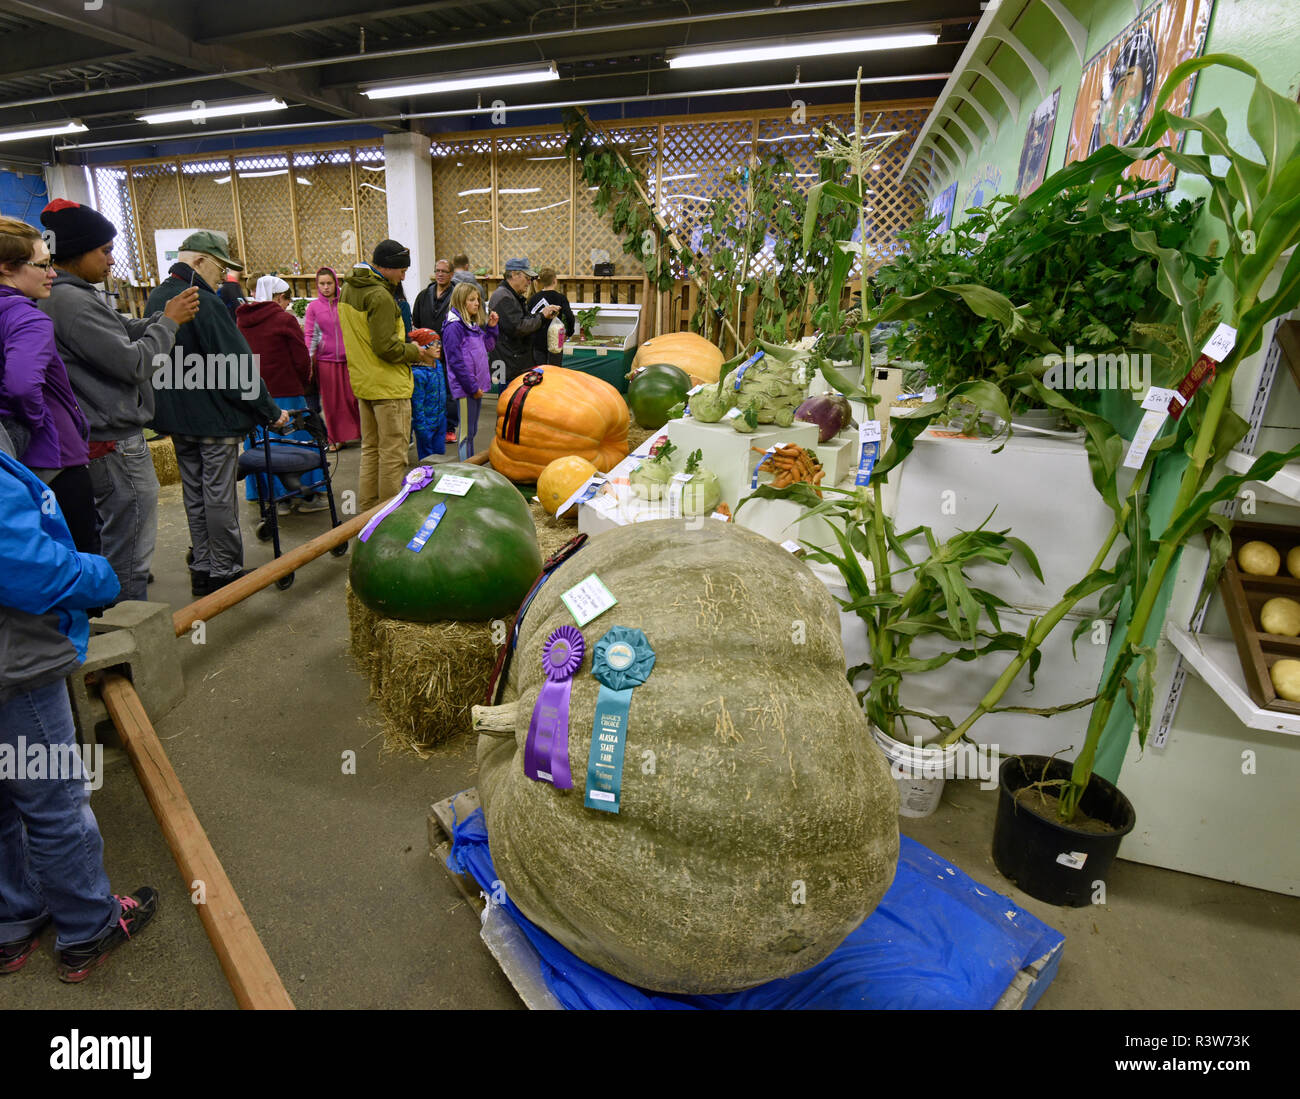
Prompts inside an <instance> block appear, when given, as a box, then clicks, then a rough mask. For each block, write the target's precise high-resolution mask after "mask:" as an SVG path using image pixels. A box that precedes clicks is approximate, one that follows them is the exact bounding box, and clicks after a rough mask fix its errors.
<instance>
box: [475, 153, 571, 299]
mask: <svg viewBox="0 0 1300 1099" xmlns="http://www.w3.org/2000/svg"><path fill="white" fill-rule="evenodd" d="M564 141H565V135H564V134H562V133H555V134H534V135H524V136H515V137H505V138H497V141H496V158H497V219H498V224H497V251H498V252H499V253H500V254H499V255H498V256H497V266H495V267H493V271H501V270H504V267H505V262H506V260H508V259H510V258H511V257H513V256H522V257H525V258H527V260H528V262H529V263H531V264H532V265H533V270H535V271H537V270H541V268H543V267H553V268H555V270H556V272H557V273H559V274H562V275H563V274H567V273H569V267H570V260H569V213H570V211H569V207H570V205H571V204H572V201H573V196H572V194H571V193H570V190H569V158H568V156H567V154H566V153H565V152H564Z"/></svg>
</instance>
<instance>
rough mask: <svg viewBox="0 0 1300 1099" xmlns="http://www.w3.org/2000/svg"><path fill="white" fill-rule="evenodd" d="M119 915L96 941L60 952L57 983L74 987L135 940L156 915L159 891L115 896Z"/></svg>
mask: <svg viewBox="0 0 1300 1099" xmlns="http://www.w3.org/2000/svg"><path fill="white" fill-rule="evenodd" d="M117 899H118V901H119V902H120V903H121V905H122V915H121V917H120V918H119V919H118V921H117V924H116V926H114V927H111V928H109V930H108V931H107V932H105V933H104V934H103V935H102V936H101V937H100V938H99V939H98V940H97V941H95V942H93V943H88V944H86V945H84V946H75V947H69V948H68V949H67V950H63V951H60V953H59V980H60V981H63V982H64V984H70V985H74V984H77V983H78V982H80V981H84V980H85V979H86V978H87V977H89V976H90V974H91V973H92V972H93V971H94V970H95V969H97V968H98V967H99V966H101V965H103V963H104V961H105V959H107V958H108V956H109V954H110V953H112V952H113V951H114V950H116V949H117V948H118V947H119V946H121V945H122V944H123V943H124V942H126V941H127V940H128V939H132V938H134V937H135V936H136V935H138V934H139V933H140V932H141V931H142V930H144V928H145V927H146V926H147V925H148V923H149V921H150V920H152V919H153V918H154V916H155V915H157V913H158V891H157V890H156V889H151V888H150V887H149V886H147V885H143V886H141V887H140V888H139V889H137V890H136V891H135V892H134V893H133V894H132V895H131V896H129V897H118V898H117Z"/></svg>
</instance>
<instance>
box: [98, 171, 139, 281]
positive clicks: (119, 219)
mask: <svg viewBox="0 0 1300 1099" xmlns="http://www.w3.org/2000/svg"><path fill="white" fill-rule="evenodd" d="M93 178H94V182H95V209H96V210H98V211H99V212H100V213H101V214H103V215H104V217H106V218H108V220H109V221H111V222H112V223H113V224H114V225H115V226H116V227H117V239H116V240H114V241H113V269H112V275H113V277H114V278H115V279H119V280H121V281H122V282H140V281H143V274H144V272H143V271H142V270H141V267H140V255H139V251H140V250H139V248H138V247H137V244H136V239H135V213H134V211H133V210H132V209H131V192H130V189H129V188H128V187H127V184H126V169H124V168H96V169H94V172H93Z"/></svg>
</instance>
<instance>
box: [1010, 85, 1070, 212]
mask: <svg viewBox="0 0 1300 1099" xmlns="http://www.w3.org/2000/svg"><path fill="white" fill-rule="evenodd" d="M1060 102H1061V89H1060V88H1057V89H1056V91H1054V92H1053V93H1052V94H1051V95H1049V96H1048V97H1047V98H1046V99H1044V100H1043V101H1042V102H1041V103H1040V104H1039V105H1038V106H1037V107H1036V108H1034V113H1033V115H1032V116H1031V117H1030V119H1029V128H1028V130H1026V131H1025V147H1024V148H1023V149H1022V150H1021V151H1020V171H1019V172H1017V173H1016V194H1018V195H1019V196H1020V197H1021V198H1026V197H1027V196H1028V195H1030V194H1031V193H1032V192H1033V191H1035V190H1037V188H1038V185H1039V184H1040V183H1042V182H1043V177H1044V176H1045V175H1047V154H1048V153H1049V152H1050V151H1051V148H1052V134H1053V132H1054V131H1055V130H1056V108H1057V106H1058V104H1059V103H1060Z"/></svg>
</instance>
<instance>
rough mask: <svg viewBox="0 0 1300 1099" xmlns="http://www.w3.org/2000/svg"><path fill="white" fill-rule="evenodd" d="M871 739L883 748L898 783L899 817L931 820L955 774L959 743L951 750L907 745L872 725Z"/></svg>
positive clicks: (891, 772)
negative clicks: (954, 759)
mask: <svg viewBox="0 0 1300 1099" xmlns="http://www.w3.org/2000/svg"><path fill="white" fill-rule="evenodd" d="M871 736H872V739H873V740H875V742H876V743H877V744H878V745H880V750H881V751H882V752H884V753H885V759H886V760H887V761H888V762H889V771H890V774H892V775H893V776H894V781H895V782H897V783H898V815H899V816H900V817H928V816H929V815H930V814H931V813H933V812H934V811H935V810H936V809H937V808H939V799H940V798H941V797H942V796H943V786H944V783H945V782H947V778H946V776H947V775H948V774H949V773H951V771H952V765H953V758H954V756H955V755H956V752H957V746H956V745H955V744H953V745H950V746H949V747H947V748H931V747H927V746H925V745H913V744H904V743H903V742H902V741H899V740H895V739H894V738H893V737H891V736H889V735H888V734H886V733H883V732H881V731H880V730H879V729H877V728H876V726H874V725H873V726H871Z"/></svg>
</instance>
